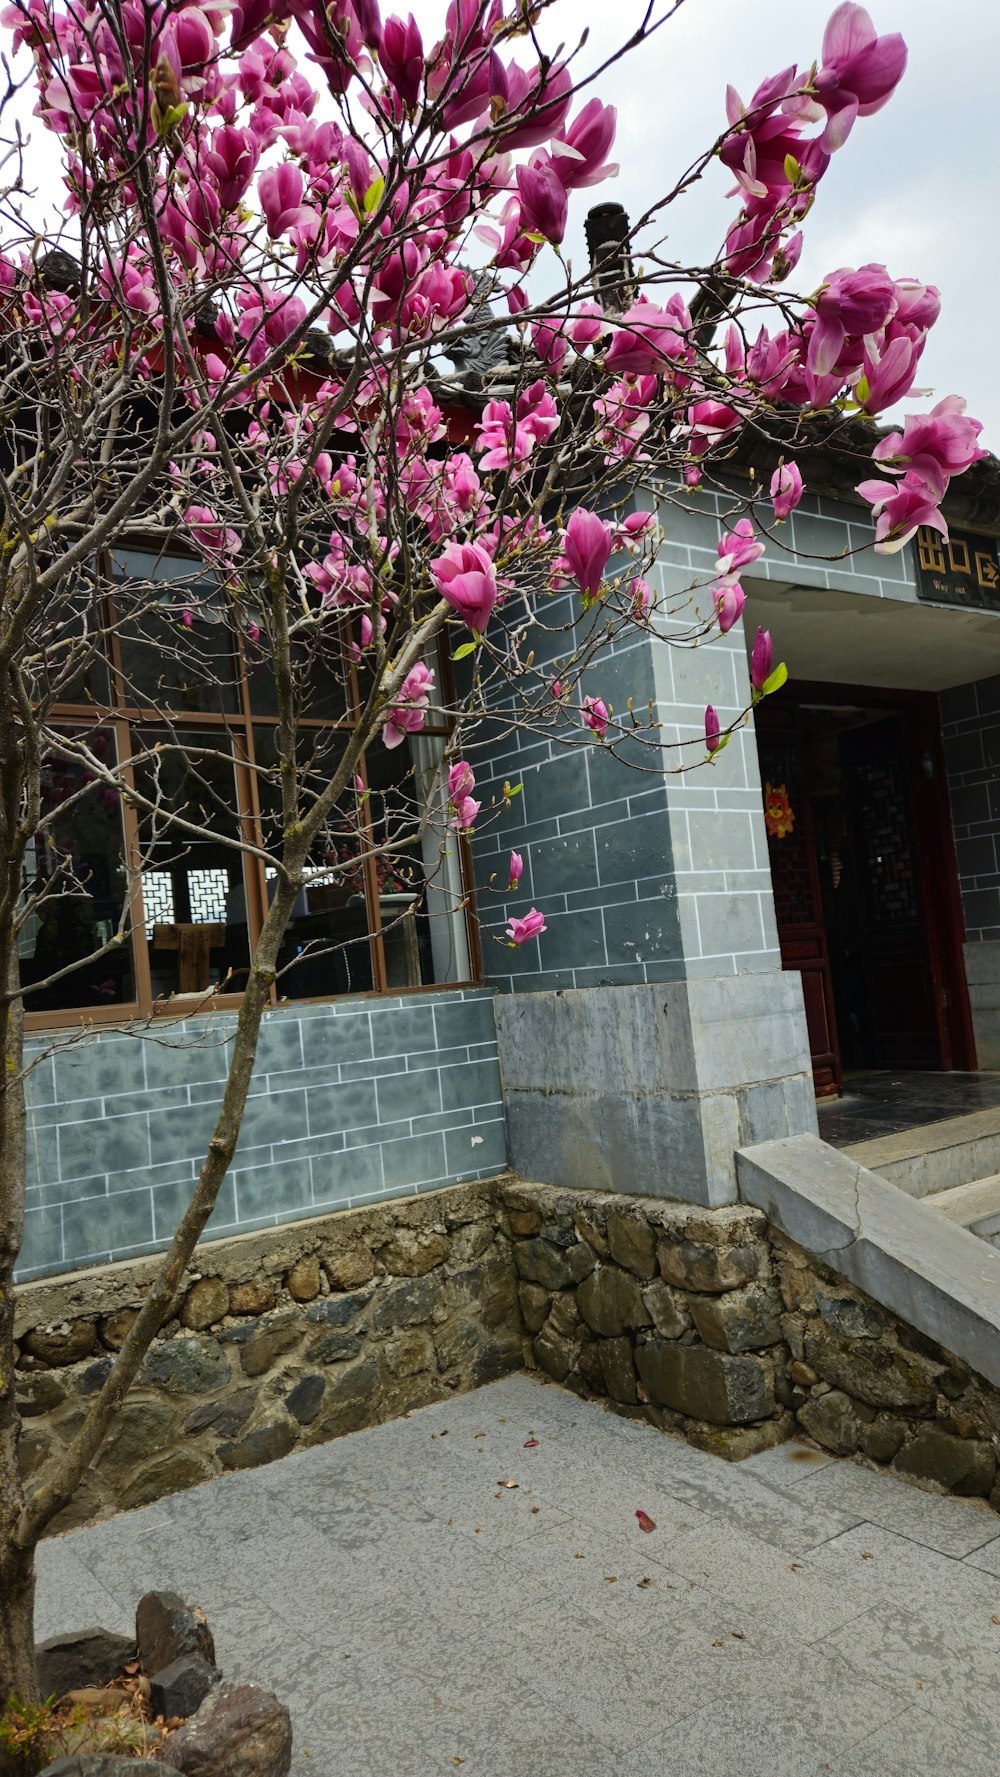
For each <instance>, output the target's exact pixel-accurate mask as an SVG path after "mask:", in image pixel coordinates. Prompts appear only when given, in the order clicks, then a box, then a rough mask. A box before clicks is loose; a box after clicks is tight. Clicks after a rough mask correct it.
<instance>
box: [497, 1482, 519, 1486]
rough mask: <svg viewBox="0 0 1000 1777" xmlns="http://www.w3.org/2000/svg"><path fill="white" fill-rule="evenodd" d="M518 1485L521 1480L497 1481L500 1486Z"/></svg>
mask: <svg viewBox="0 0 1000 1777" xmlns="http://www.w3.org/2000/svg"><path fill="white" fill-rule="evenodd" d="M518 1485H519V1482H517V1481H498V1482H497V1486H498V1487H517V1486H518Z"/></svg>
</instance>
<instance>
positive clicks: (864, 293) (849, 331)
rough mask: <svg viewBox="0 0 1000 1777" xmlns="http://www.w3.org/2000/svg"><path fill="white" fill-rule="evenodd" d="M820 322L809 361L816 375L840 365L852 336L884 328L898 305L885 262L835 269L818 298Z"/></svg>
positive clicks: (823, 284)
mask: <svg viewBox="0 0 1000 1777" xmlns="http://www.w3.org/2000/svg"><path fill="white" fill-rule="evenodd" d="M814 307H815V310H816V325H815V326H814V327H813V329H812V331H811V332H810V335H809V352H808V356H807V359H806V363H807V365H808V367H809V369H810V370H811V371H812V372H813V374H814V375H816V376H827V375H829V373H830V372H831V371H832V370H833V369H834V367H835V366H836V363H837V360H838V358H839V357H840V354H841V352H842V351H843V349H844V342H845V340H846V339H848V338H853V339H861V338H863V336H864V335H865V334H866V333H876V332H877V331H878V329H879V328H880V327H884V326H885V323H886V322H887V320H888V319H889V316H890V315H891V314H893V313H894V311H895V307H896V286H895V284H894V283H893V281H892V279H891V278H890V276H889V274H888V272H887V271H886V269H885V266H884V265H862V266H860V267H859V268H858V270H857V271H851V270H850V269H845V270H843V271H835V272H831V273H830V275H829V277H828V278H825V279H824V281H823V283H822V285H821V286H820V289H819V291H818V293H817V295H816V297H815V298H814Z"/></svg>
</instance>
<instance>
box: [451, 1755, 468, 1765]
mask: <svg viewBox="0 0 1000 1777" xmlns="http://www.w3.org/2000/svg"><path fill="white" fill-rule="evenodd" d="M451 1762H452V1764H453V1765H464V1763H465V1760H464V1758H459V1757H458V1756H457V1755H456V1757H455V1758H453V1759H452V1761H451Z"/></svg>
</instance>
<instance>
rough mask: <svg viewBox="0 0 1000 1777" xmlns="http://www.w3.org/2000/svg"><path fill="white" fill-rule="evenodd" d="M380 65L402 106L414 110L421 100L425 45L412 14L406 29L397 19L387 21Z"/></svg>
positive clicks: (383, 35) (380, 50)
mask: <svg viewBox="0 0 1000 1777" xmlns="http://www.w3.org/2000/svg"><path fill="white" fill-rule="evenodd" d="M379 61H380V62H381V64H382V72H383V74H384V75H385V77H386V79H387V80H388V81H389V82H390V84H391V85H392V86H394V87H395V89H396V91H397V92H398V94H399V96H400V98H401V99H402V101H403V104H404V105H407V106H410V107H412V106H414V105H415V104H416V102H417V100H418V99H419V97H420V82H421V81H422V79H423V77H424V45H423V39H422V38H421V35H420V28H419V26H418V24H417V21H416V19H415V18H414V16H413V14H412V12H411V13H410V16H409V18H408V19H407V21H406V23H405V25H404V23H403V21H402V19H399V18H391V19H386V21H385V24H384V26H383V28H382V44H381V48H380V49H379Z"/></svg>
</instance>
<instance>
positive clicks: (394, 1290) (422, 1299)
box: [372, 1275, 441, 1331]
mask: <svg viewBox="0 0 1000 1777" xmlns="http://www.w3.org/2000/svg"><path fill="white" fill-rule="evenodd" d="M440 1301H441V1279H440V1278H438V1277H434V1276H433V1275H431V1276H428V1277H413V1278H400V1279H399V1281H398V1282H397V1283H390V1284H387V1285H386V1287H385V1288H384V1289H381V1290H379V1291H378V1292H377V1294H376V1296H375V1300H374V1305H373V1308H372V1325H373V1326H375V1327H378V1328H379V1329H380V1330H383V1331H384V1330H385V1329H387V1328H392V1327H416V1326H421V1325H422V1324H423V1322H424V1321H428V1320H430V1318H431V1315H432V1314H433V1312H434V1310H435V1308H437V1307H438V1305H439V1304H440Z"/></svg>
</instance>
